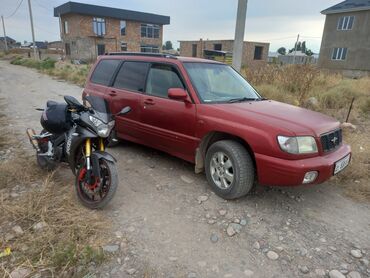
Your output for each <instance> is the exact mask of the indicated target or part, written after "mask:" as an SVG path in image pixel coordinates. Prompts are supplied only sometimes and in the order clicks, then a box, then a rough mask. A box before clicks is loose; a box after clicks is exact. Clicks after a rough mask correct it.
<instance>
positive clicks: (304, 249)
mask: <svg viewBox="0 0 370 278" xmlns="http://www.w3.org/2000/svg"><path fill="white" fill-rule="evenodd" d="M307 253H308V251H307V249H306V248H301V250H299V255H301V256H302V257H305V256H307Z"/></svg>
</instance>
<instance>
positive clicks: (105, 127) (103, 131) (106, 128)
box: [89, 116, 115, 137]
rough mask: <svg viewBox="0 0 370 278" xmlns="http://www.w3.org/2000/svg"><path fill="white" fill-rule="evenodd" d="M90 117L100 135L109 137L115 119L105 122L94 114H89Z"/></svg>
mask: <svg viewBox="0 0 370 278" xmlns="http://www.w3.org/2000/svg"><path fill="white" fill-rule="evenodd" d="M89 119H90V121H91V122H92V123H93V124H94V126H95V127H96V131H97V133H98V135H99V136H100V137H108V136H109V134H110V132H111V130H112V128H113V127H114V124H115V122H114V121H111V122H109V123H108V124H105V123H104V122H102V121H101V120H99V119H98V118H95V117H93V116H89Z"/></svg>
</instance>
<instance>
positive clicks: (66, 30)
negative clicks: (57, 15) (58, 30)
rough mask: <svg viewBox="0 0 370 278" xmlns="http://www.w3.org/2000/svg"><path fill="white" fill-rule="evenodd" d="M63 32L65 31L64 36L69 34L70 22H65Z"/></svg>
mask: <svg viewBox="0 0 370 278" xmlns="http://www.w3.org/2000/svg"><path fill="white" fill-rule="evenodd" d="M63 31H64V34H68V32H69V31H68V21H64V25H63Z"/></svg>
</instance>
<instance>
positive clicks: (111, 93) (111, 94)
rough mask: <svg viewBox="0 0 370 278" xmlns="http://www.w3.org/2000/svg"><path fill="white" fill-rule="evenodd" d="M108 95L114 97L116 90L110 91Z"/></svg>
mask: <svg viewBox="0 0 370 278" xmlns="http://www.w3.org/2000/svg"><path fill="white" fill-rule="evenodd" d="M109 95H110V96H111V97H115V96H116V95H117V92H116V91H110V93H109Z"/></svg>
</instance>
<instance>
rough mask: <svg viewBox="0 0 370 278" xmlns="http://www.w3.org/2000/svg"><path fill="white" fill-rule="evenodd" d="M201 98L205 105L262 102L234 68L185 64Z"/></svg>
mask: <svg viewBox="0 0 370 278" xmlns="http://www.w3.org/2000/svg"><path fill="white" fill-rule="evenodd" d="M184 66H185V68H186V70H187V72H188V74H189V76H190V79H191V81H192V84H193V85H194V86H195V88H196V90H197V92H198V95H199V97H200V98H201V100H202V101H203V102H205V103H215V102H216V103H217V102H230V103H232V102H241V101H251V100H262V98H261V96H260V95H259V94H258V93H257V92H256V90H255V89H254V88H253V87H252V86H251V85H250V84H249V83H248V82H247V81H246V80H245V79H244V78H243V77H242V76H241V75H240V74H239V73H238V72H237V71H235V70H234V69H233V68H232V67H230V66H228V65H224V64H216V63H184Z"/></svg>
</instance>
